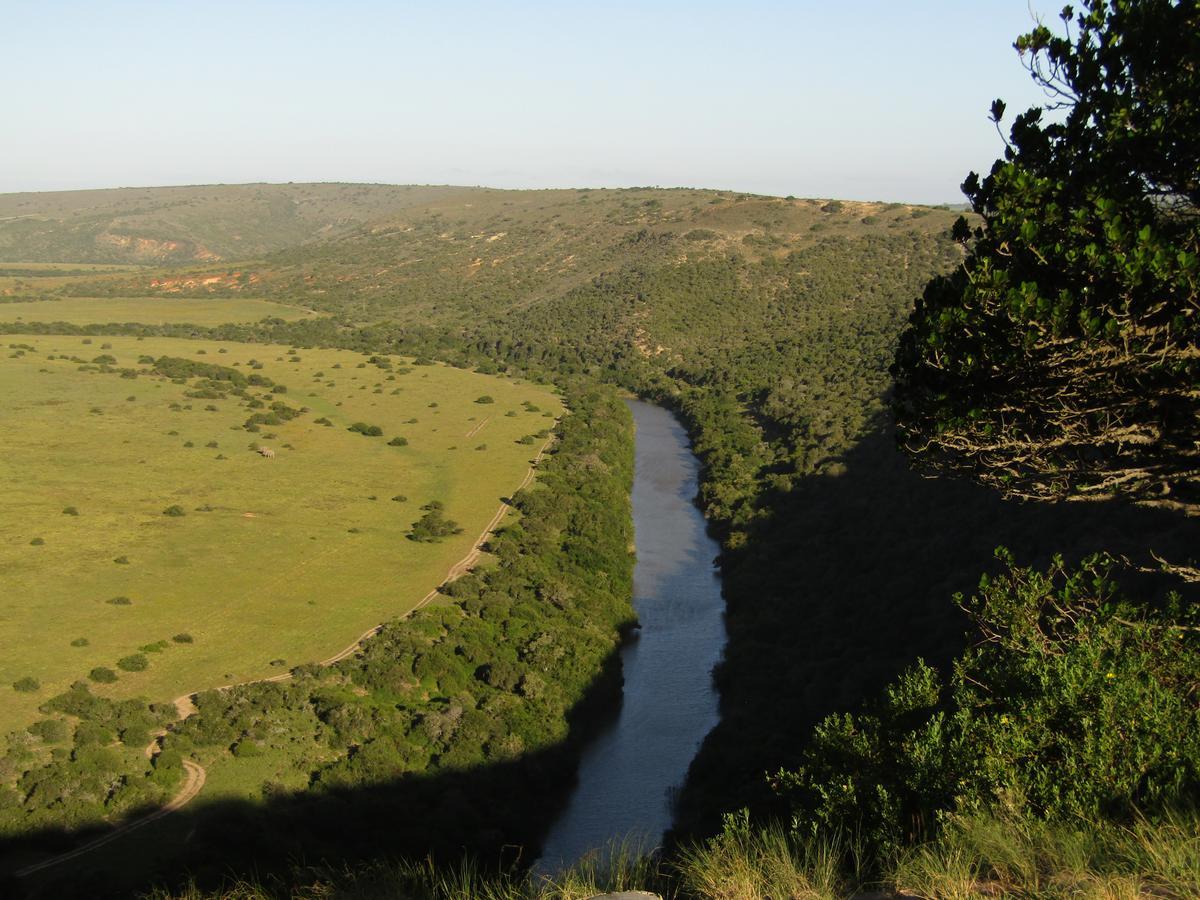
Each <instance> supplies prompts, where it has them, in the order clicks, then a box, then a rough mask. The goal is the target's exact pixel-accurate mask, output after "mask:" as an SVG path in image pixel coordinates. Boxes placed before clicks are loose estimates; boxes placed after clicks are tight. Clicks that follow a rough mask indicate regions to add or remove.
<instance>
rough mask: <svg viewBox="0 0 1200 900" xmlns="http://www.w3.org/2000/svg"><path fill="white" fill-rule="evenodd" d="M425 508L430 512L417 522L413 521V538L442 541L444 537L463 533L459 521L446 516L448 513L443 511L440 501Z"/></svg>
mask: <svg viewBox="0 0 1200 900" xmlns="http://www.w3.org/2000/svg"><path fill="white" fill-rule="evenodd" d="M435 502H436V501H435ZM424 508H425V509H427V510H428V512H426V513H425V515H423V516H421V518H420V519H418V520H417V521H416V522H413V527H412V531H411V532H410V533H409V538H410V539H411V540H414V541H421V542H432V541H440V540H441V539H442V538H445V537H450V536H451V535H455V534H461V533H462V529H461V528H460V527H459V526H458V523H457V522H455V521H454V520H453V519H447V518H446V514H445V513H443V512H442V506H441V504H440V503H437V504H436V505H434V504H433V503H430V504H428V505H427V506H425V507H424Z"/></svg>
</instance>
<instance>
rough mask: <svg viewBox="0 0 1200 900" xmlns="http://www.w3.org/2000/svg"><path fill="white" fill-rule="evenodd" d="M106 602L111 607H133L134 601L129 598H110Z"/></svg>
mask: <svg viewBox="0 0 1200 900" xmlns="http://www.w3.org/2000/svg"><path fill="white" fill-rule="evenodd" d="M104 602H105V603H107V604H109V605H111V606H133V601H132V600H130V599H129V598H128V597H110V598H109V599H108V600H105V601H104Z"/></svg>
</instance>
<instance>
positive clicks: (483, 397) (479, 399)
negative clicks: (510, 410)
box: [475, 394, 496, 404]
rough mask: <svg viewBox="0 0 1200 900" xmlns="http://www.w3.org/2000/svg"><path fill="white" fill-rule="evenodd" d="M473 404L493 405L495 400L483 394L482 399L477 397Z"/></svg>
mask: <svg viewBox="0 0 1200 900" xmlns="http://www.w3.org/2000/svg"><path fill="white" fill-rule="evenodd" d="M475 402H476V403H483V404H487V403H495V402H496V401H495V400H493V399H492V398H491V396H490V395H488V394H484V395H483V396H482V397H477V398H476V399H475Z"/></svg>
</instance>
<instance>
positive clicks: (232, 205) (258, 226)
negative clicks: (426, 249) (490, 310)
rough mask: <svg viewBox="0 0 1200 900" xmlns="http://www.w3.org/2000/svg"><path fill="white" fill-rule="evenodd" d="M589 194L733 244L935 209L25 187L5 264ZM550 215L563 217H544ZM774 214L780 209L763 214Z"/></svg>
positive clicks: (371, 224)
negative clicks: (824, 221) (840, 220)
mask: <svg viewBox="0 0 1200 900" xmlns="http://www.w3.org/2000/svg"><path fill="white" fill-rule="evenodd" d="M585 198H586V199H585ZM581 201H583V202H591V203H593V204H594V205H593V206H590V207H585V209H586V210H588V211H590V214H589V215H587V216H584V218H589V219H590V218H599V219H600V220H601V221H603V222H605V223H607V224H608V225H611V226H617V227H619V226H625V227H629V226H632V225H637V224H645V225H651V226H654V225H658V226H661V225H665V224H671V225H675V226H679V225H682V224H688V223H692V224H694V226H695V227H697V228H705V229H708V230H712V231H714V232H716V233H717V234H718V235H720V236H723V237H728V238H732V239H735V240H741V239H743V238H745V237H746V236H747V235H755V234H757V235H759V236H760V237H762V238H763V239H764V240H766V241H767V242H768V243H771V242H775V243H777V244H778V243H779V242H780V241H782V242H783V244H789V243H793V242H794V241H792V240H790V239H789V236H788V233H789V232H791V233H793V237H794V236H795V233H805V232H807V231H808V230H809V229H810V228H811V226H812V225H813V224H815V223H816V222H817V221H820V220H821V218H823V217H828V216H829V215H830V214H829V213H828V212H821V211H822V210H823V209H824V208H826V207H832V209H833V210H834V211H836V212H841V211H843V210H844V211H845V212H846V213H847V214H848V215H847V218H850V217H851V216H853V217H856V219H863V218H871V217H875V216H879V215H881V214H882V215H885V216H886V215H887V214H889V213H896V212H899V217H900V218H903V217H906V216H909V215H911V214H912V212H913V210H916V209H928V208H927V207H914V206H909V205H905V204H881V203H878V204H868V203H859V202H850V201H828V200H795V199H794V198H788V199H786V200H784V199H781V198H776V197H764V196H759V195H748V194H740V193H737V192H729V191H714V190H693V189H689V188H671V189H661V188H619V189H561V190H521V191H517V190H500V189H493V188H480V187H456V186H417V185H383V184H339V183H314V184H240V185H194V186H180V187H143V188H113V189H104V190H85V191H61V192H47V193H16V194H0V262H59V263H62V262H74V263H125V264H143V265H172V266H176V265H188V264H197V263H200V264H204V263H218V262H225V261H232V260H244V259H250V258H256V257H260V256H263V255H265V254H270V253H273V252H275V251H279V250H283V249H286V248H289V247H297V246H301V245H308V244H312V243H314V242H328V241H331V240H336V239H338V238H342V237H345V236H347V235H351V234H353V233H355V232H357V231H360V230H363V231H365V232H367V233H374V234H383V233H386V231H387V230H388V228H389V226H392V227H398V228H408V227H413V226H414V225H416V224H417V223H420V222H422V221H425V220H427V219H429V218H430V217H437V216H440V217H443V218H444V219H445V220H446V221H445V224H446V225H447V226H450V227H451V228H452V229H453V228H454V226H462V225H467V226H470V227H472V228H481V227H484V226H486V225H488V224H489V223H491V224H495V223H494V222H492V220H495V219H502V220H505V221H508V222H509V223H510V224H513V223H515V224H523V225H534V224H539V223H540V224H542V225H553V224H555V223H554V222H553V221H552V220H553V219H559V218H561V219H562V220H563V221H562V222H561V223H559V224H577V223H578V222H579V220H580V218H581V217H580V216H579V215H578V213H579V212H583V211H584V210H580V209H578V208H577V207H578V205H579V204H580V203H581ZM597 201H599V202H597ZM630 204H634V205H635V206H640V208H638V209H631V208H630ZM597 206H598V207H601V209H598V210H597V209H596V207H597ZM714 207H723V209H716V208H714ZM550 210H554V211H555V212H557V213H558V215H553V214H551V215H549V216H546V215H538V214H539V213H546V212H548V211H550ZM766 210H769V211H770V215H767V216H764V212H765V211H766ZM572 212H574V213H575V214H574V215H572V214H571V213H572ZM594 213H599V216H598V217H597V216H594V215H592V214H594ZM632 213H640V215H633V214H632ZM813 213H819V215H816V216H813V215H812V214H813ZM810 219H811V221H809V220H810ZM781 232H782V233H781Z"/></svg>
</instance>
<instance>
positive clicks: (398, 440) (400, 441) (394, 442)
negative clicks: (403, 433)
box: [388, 435, 408, 447]
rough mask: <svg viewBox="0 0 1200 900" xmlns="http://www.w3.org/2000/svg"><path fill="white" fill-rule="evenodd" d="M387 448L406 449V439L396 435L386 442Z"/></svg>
mask: <svg viewBox="0 0 1200 900" xmlns="http://www.w3.org/2000/svg"><path fill="white" fill-rule="evenodd" d="M388 446H389V447H407V446H408V438H405V437H400V435H396V436H395V437H394V438H392V439H391V440H390V441H388Z"/></svg>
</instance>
